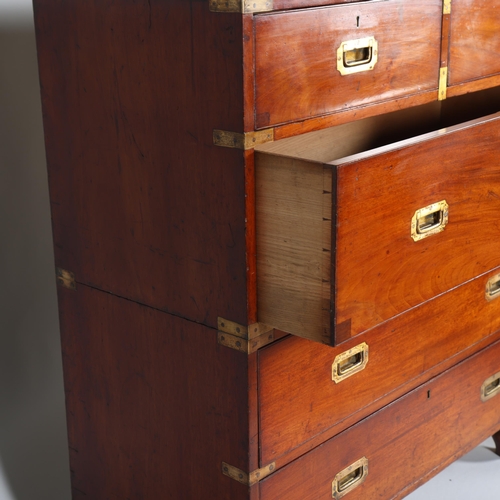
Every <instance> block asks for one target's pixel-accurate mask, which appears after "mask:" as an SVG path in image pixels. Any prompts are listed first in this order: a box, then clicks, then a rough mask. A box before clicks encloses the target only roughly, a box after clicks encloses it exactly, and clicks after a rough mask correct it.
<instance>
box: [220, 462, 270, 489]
mask: <svg viewBox="0 0 500 500" xmlns="http://www.w3.org/2000/svg"><path fill="white" fill-rule="evenodd" d="M275 468H276V462H273V463H272V464H269V465H267V466H266V467H262V468H261V469H257V470H254V471H253V472H250V474H249V473H247V472H244V471H242V470H241V469H238V468H237V467H234V466H232V465H229V464H227V463H226V462H222V473H223V474H224V475H225V476H228V477H230V478H231V479H234V480H236V481H238V482H240V483H242V484H244V485H246V486H253V485H254V484H256V483H258V482H259V481H260V480H261V479H264V478H265V477H267V476H269V474H271V473H272V472H273V471H274V469H275Z"/></svg>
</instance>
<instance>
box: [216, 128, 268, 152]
mask: <svg viewBox="0 0 500 500" xmlns="http://www.w3.org/2000/svg"><path fill="white" fill-rule="evenodd" d="M213 141H214V145H215V146H221V147H223V148H235V149H243V150H247V149H252V148H254V147H255V146H258V145H259V144H265V143H266V142H272V141H274V129H272V128H268V129H265V130H257V131H254V132H244V133H239V132H227V131H225V130H214V132H213Z"/></svg>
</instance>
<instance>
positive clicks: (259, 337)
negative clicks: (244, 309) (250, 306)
mask: <svg viewBox="0 0 500 500" xmlns="http://www.w3.org/2000/svg"><path fill="white" fill-rule="evenodd" d="M217 328H218V332H217V342H218V343H219V344H220V345H223V346H225V347H230V348H231V349H235V350H237V351H240V352H244V353H245V354H252V353H253V352H255V351H256V350H257V349H260V348H261V347H263V346H265V345H267V344H269V343H271V342H272V341H273V340H274V329H273V327H271V326H269V325H265V324H263V323H253V324H252V325H248V326H244V325H240V324H238V323H235V322H234V321H229V320H227V319H224V318H217Z"/></svg>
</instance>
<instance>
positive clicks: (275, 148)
mask: <svg viewBox="0 0 500 500" xmlns="http://www.w3.org/2000/svg"><path fill="white" fill-rule="evenodd" d="M499 110H500V90H499V88H493V89H487V90H484V91H481V92H475V93H471V94H466V95H463V96H458V97H453V98H450V99H446V100H444V101H436V102H432V103H429V104H425V105H423V106H416V107H414V108H409V109H404V110H401V111H395V112H392V113H388V114H385V115H377V116H374V117H371V118H366V119H363V120H358V121H353V122H349V123H345V124H343V125H338V126H336V127H330V128H328V129H324V130H319V131H315V132H309V133H307V134H302V135H299V136H295V137H290V138H287V139H282V140H280V141H276V142H270V143H267V144H262V145H260V146H257V147H256V148H255V149H256V151H263V152H267V153H272V154H277V155H281V156H289V157H295V158H302V159H305V160H311V161H319V162H330V161H334V160H337V159H340V158H343V157H346V156H351V155H355V154H358V153H361V152H364V151H367V150H371V149H374V148H378V147H382V146H387V145H389V144H392V143H395V142H398V141H402V140H405V139H409V138H411V137H415V136H418V135H421V134H425V133H428V132H433V131H436V130H439V129H441V128H444V127H451V126H453V125H458V124H460V123H463V122H466V121H469V120H474V119H477V118H480V117H482V116H486V115H489V114H492V113H495V112H497V111H499Z"/></svg>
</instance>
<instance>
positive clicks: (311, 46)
mask: <svg viewBox="0 0 500 500" xmlns="http://www.w3.org/2000/svg"><path fill="white" fill-rule="evenodd" d="M441 11H442V2H440V1H438V0H425V1H423V2H418V3H415V2H405V1H403V0H387V1H381V2H379V1H377V2H359V3H351V4H344V5H336V6H331V7H325V8H317V9H308V10H297V11H286V12H280V13H271V14H260V15H257V16H256V17H255V92H256V109H255V117H256V120H255V126H256V128H263V127H269V126H272V125H279V124H283V123H287V122H291V121H296V120H303V119H305V118H310V117H314V116H320V115H326V114H329V113H334V112H339V111H342V110H344V109H346V108H349V107H352V106H364V105H367V104H371V103H375V102H381V101H387V100H390V99H394V98H397V97H401V96H404V95H413V94H420V93H423V92H425V91H429V90H432V89H436V91H437V86H438V75H439V62H440V60H439V58H440V46H439V45H440V44H439V41H440V38H441ZM370 36H373V37H375V39H376V40H377V41H378V47H379V50H378V62H377V64H376V65H375V68H374V69H373V70H372V71H365V72H362V73H355V74H352V75H345V76H341V75H340V73H339V71H338V70H337V64H336V61H337V49H338V48H339V47H340V45H341V43H342V42H345V41H349V40H357V39H361V38H365V37H370Z"/></svg>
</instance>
